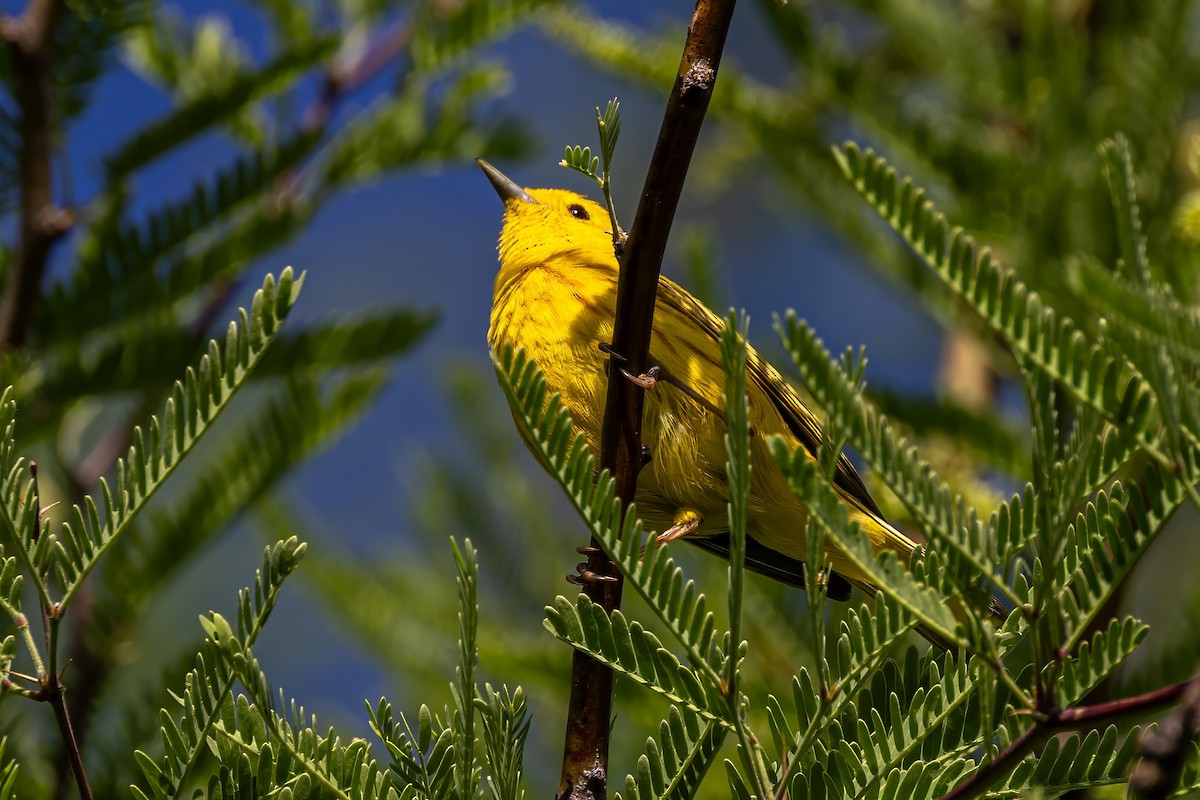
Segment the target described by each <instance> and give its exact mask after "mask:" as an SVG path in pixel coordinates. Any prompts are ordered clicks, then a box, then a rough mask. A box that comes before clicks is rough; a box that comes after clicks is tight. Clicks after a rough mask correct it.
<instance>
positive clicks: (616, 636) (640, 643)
mask: <svg viewBox="0 0 1200 800" xmlns="http://www.w3.org/2000/svg"><path fill="white" fill-rule="evenodd" d="M542 624H543V625H544V626H545V627H546V630H548V631H550V633H552V634H554V636H555V637H557V638H559V639H561V640H562V641H564V642H566V643H567V644H569V645H571V646H572V647H574V648H576V649H577V650H580V651H582V652H584V653H587V654H588V655H590V656H592V657H593V658H595V659H596V660H597V661H599V662H601V663H602V664H605V665H607V666H608V667H610V668H611V669H612V670H613V671H615V672H618V673H620V674H622V675H625V676H626V677H628V678H630V679H631V680H633V681H634V682H635V683H638V684H641V685H642V686H645V687H647V688H648V689H650V690H652V691H654V692H655V693H656V694H659V695H662V696H663V697H665V698H666V699H667V700H669V701H670V702H672V703H676V704H679V705H682V706H684V707H686V708H687V709H689V710H690V711H691V712H692V713H695V714H700V715H702V716H703V717H705V718H706V719H709V720H712V721H715V722H719V723H721V724H722V725H727V726H730V727H732V726H733V721H732V719H731V718H730V714H731V711H730V708H729V704H728V703H727V702H726V700H725V697H724V696H723V695H722V694H721V692H720V691H719V689H718V688H717V686H716V685H714V684H713V683H711V682H709V681H706V680H703V681H702V680H701V678H700V675H699V674H698V673H697V672H695V671H693V670H691V669H689V668H688V667H687V666H685V665H683V664H681V663H680V662H679V659H678V658H676V657H675V656H674V655H673V654H672V653H671V651H669V650H667V649H666V648H665V647H663V646H662V643H661V642H659V640H658V637H656V636H655V635H654V634H652V633H650V632H649V631H647V630H646V629H645V628H643V627H642V625H641V623H639V622H629V621H628V620H626V618H625V615H624V614H622V613H621V612H620V611H614V612H613V613H612V618H611V619H610V618H609V616H608V615H607V614H605V613H604V609H603V607H601V606H599V605H597V604H596V603H593V602H592V601H591V600H590V599H589V598H588V596H587V595H585V594H580V595H579V597H578V598H577V599H576V602H575V603H572V602H571V601H570V600H568V599H567V598H565V597H563V596H561V595H559V596H558V597H557V598H555V600H554V605H552V606H546V618H545V620H544V621H543V623H542Z"/></svg>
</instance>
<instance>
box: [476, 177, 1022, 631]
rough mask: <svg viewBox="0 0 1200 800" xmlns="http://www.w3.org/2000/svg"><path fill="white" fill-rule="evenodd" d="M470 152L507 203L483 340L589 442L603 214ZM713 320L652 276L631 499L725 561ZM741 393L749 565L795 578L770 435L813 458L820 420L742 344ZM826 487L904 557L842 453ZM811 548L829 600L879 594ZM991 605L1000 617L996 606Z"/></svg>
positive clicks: (792, 525) (603, 266)
mask: <svg viewBox="0 0 1200 800" xmlns="http://www.w3.org/2000/svg"><path fill="white" fill-rule="evenodd" d="M476 161H477V163H478V164H479V166H480V168H481V169H482V170H483V172H484V174H485V175H486V176H487V178H488V180H489V181H490V182H491V184H492V186H493V188H495V190H496V192H497V194H499V196H500V198H501V200H502V201H503V202H504V220H503V226H502V229H501V232H500V237H499V242H498V247H497V249H498V252H499V263H500V268H499V271H498V273H497V274H496V280H495V287H494V293H493V300H492V310H491V318H490V324H489V327H488V343H489V345H490V346H491V347H492V348H493V350H495V351H497V352H499V351H500V350H501V348H503V347H504V345H505V344H506V343H508V344H511V345H513V346H514V347H522V348H524V350H525V352H526V354H527V356H529V357H530V358H532V359H533V361H534V362H535V363H536V364H537V366H538V367H539V369H540V370H541V371H542V373H543V374H544V376H545V379H546V383H547V386H548V387H549V389H550V390H551V391H552V392H557V393H558V394H559V395H560V398H561V402H562V404H563V406H564V407H565V408H566V410H567V411H568V413H569V414H570V416H571V419H572V421H573V424H574V425H575V427H576V429H577V430H578V431H580V432H581V433H582V434H583V435H584V438H585V440H586V442H587V445H588V447H589V448H590V449H591V450H592V452H598V451H599V446H600V430H601V424H602V420H603V416H604V404H605V398H606V387H607V382H608V372H607V366H606V364H607V362H608V358H609V354H610V351H609V349H608V348H607V347H606V345H607V344H608V343H610V342H611V341H612V333H613V318H614V316H615V312H616V294H617V276H618V269H619V266H618V261H617V257H616V254H615V252H614V248H613V235H612V223H611V221H610V217H609V214H608V211H607V210H606V209H605V208H604V207H602V206H601V205H599V204H598V203H596V202H594V201H592V200H590V199H588V198H586V197H584V196H583V195H580V194H577V193H575V192H572V191H567V190H563V189H528V188H522V187H521V186H520V185H518V184H517V183H516V182H514V181H513V180H511V179H510V178H508V177H507V176H506V175H504V173H502V172H501V171H500V170H498V169H497V168H496V167H494V166H492V165H491V164H489V163H488V162H487V161H485V160H483V159H476ZM724 326H725V323H724V321H723V320H721V319H720V318H719V317H718V316H717V315H716V314H714V313H713V312H712V311H711V310H709V309H708V308H707V307H706V306H705V305H704V304H703V303H701V302H700V301H699V300H697V299H696V298H695V297H693V296H692V295H691V294H689V293H688V292H687V290H686V289H684V288H683V287H681V286H680V285H678V284H677V283H675V282H674V281H672V280H670V279H669V278H666V277H660V278H659V283H658V296H657V300H656V304H655V311H654V325H653V331H652V334H651V340H650V361H651V364H652V366H651V367H650V369H648V370H647V372H646V374H645V375H642V376H633V375H628V374H626V377H627V378H628V379H630V380H634V381H635V382H638V383H640V384H641V385H643V386H645V387H646V388H647V397H646V401H645V405H644V412H643V422H642V441H643V443H644V444H646V445H647V446H648V448H649V460H648V462H647V463H646V464H645V466H644V467H643V468H642V470H641V472H640V473H639V474H638V480H637V491H636V495H635V498H634V499H635V501H636V503H637V509H638V514H639V516H640V517H641V518H642V521H643V523H644V525H645V526H646V527H647V528H648V529H649V530H652V531H658V532H659V534H658V540H659V542H660V543H667V542H672V541H676V540H681V541H684V542H688V543H690V544H692V545H695V546H698V547H700V548H702V549H705V550H708V551H709V552H712V553H715V554H717V555H721V556H725V557H728V555H729V546H730V545H729V521H728V512H727V503H728V496H727V492H726V485H727V479H726V475H725V462H726V450H725V439H724V436H725V424H724V417H723V414H722V412H721V408H722V404H723V397H724V394H723V393H724V371H723V369H722V366H721V356H720V340H721V335H722V332H723V330H724ZM664 384H666V385H664ZM746 390H747V404H748V411H749V421H750V427H751V431H752V436H751V442H750V455H751V473H750V474H751V484H750V493H749V504H748V505H749V509H748V526H747V541H746V566H747V568H748V569H751V570H753V571H755V572H758V573H760V574H763V575H765V576H767V577H769V578H773V579H775V580H777V581H779V582H781V583H784V584H787V585H790V586H796V587H803V586H804V582H805V570H804V562H805V561H806V560H807V559H808V557H809V554H808V552H807V550H806V547H805V530H806V527H805V525H806V520H807V517H808V511H807V509H806V508H805V506H804V504H803V503H802V502H801V501H800V499H799V498H797V497H796V495H795V494H794V493H793V492H792V490H791V488H790V486H789V484H788V481H787V479H786V478H785V477H784V475H783V473H782V472H781V470H780V469H779V466H778V465H777V463H776V462H775V459H774V458H773V456H772V455H771V453H770V451H769V448H768V444H767V441H768V438H769V437H771V436H782V437H783V438H784V440H786V442H787V443H788V444H789V445H790V447H791V448H792V449H796V448H802V449H803V451H804V452H806V453H807V454H808V455H809V456H810V457H812V458H816V454H817V453H818V449H819V447H820V445H821V441H822V432H821V426H820V423H819V421H818V419H817V417H816V416H815V415H814V414H813V412H812V411H810V410H809V409H808V407H807V406H805V404H804V403H803V401H802V400H801V399H800V396H799V395H798V394H797V393H796V390H795V389H794V388H793V387H792V386H791V385H790V384H789V383H788V382H787V381H785V380H784V379H783V377H782V376H781V375H780V374H779V372H778V371H777V370H776V369H775V368H774V367H772V366H771V365H770V364H769V363H768V362H767V361H766V360H765V359H763V358H762V357H761V356H760V355H759V354H758V353H757V351H756V350H755V349H754V348H753V347H752V346H750V345H749V344H748V345H747V380H746ZM519 428H520V426H518V429H519ZM522 436H523V437H524V436H525V434H524V433H522ZM526 445H527V446H528V445H529V442H528V440H526ZM531 449H532V448H531ZM833 486H834V489H835V490H836V492H837V494H838V496H839V498H840V499H841V501H842V502H843V503H845V504H846V506H847V509H848V511H849V515H850V518H851V519H852V520H853V521H855V522H857V523H858V525H859V527H860V528H861V529H862V530H863V531H865V532H866V534H867V536H868V537H869V539H870V541H871V543H872V545H873V547H874V549H875V550H876V552H879V551H883V550H887V551H891V552H893V553H895V554H896V556H897V557H899V559H900V560H901V562H902V563H905V564H907V563H908V561H909V557H910V556H911V555H912V553H913V552H914V550H916V549H917V547H918V544H917V542H915V541H914V540H913V539H911V538H910V537H908V536H906V535H905V534H904V533H902V532H901V531H899V530H897V529H896V528H895V527H894V526H892V525H891V524H889V523H888V522H887V521H886V520H885V519H884V516H883V513H882V512H881V511H880V509H879V506H878V505H877V504H876V503H875V501H874V500H873V499H872V497H871V495H870V493H869V492H868V491H867V488H866V486H865V485H864V483H863V481H862V478H861V477H860V476H859V474H858V472H857V471H856V470H855V468H854V466H853V464H852V463H851V462H850V460H849V459H848V458H847V457H846V455H845V454H844V453H843V454H841V455H840V457H839V458H838V461H837V464H836V469H835V472H834V476H833ZM822 557H823V559H824V565H826V566H828V567H830V569H831V573H832V574H831V575H829V577H828V581H827V584H826V593H827V595H828V596H829V597H831V598H833V599H838V600H847V599H849V598H850V595H851V590H850V587H851V586H857V587H859V588H860V589H862V590H863V591H864V592H866V593H867V594H868V595H869V596H874V595H875V594H876V592H877V591H878V589H877V587H875V586H874V585H872V584H871V582H870V580H869V579H868V576H867V575H865V574H864V573H863V572H862V571H861V570H860V569H859V568H858V567H857V566H856V565H855V564H854V563H853V562H851V561H850V559H848V558H847V557H846V556H845V555H844V554H843V553H842V552H841V551H840V550H839V549H838V548H837V547H836V545H834V544H833V543H832V542H828V541H827V544H826V552H825V553H824V554H822ZM991 610H992V612H993V614H995V615H997V616H1002V609H997V608H996V607H995V603H993V607H992V609H991Z"/></svg>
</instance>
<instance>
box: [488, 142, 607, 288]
mask: <svg viewBox="0 0 1200 800" xmlns="http://www.w3.org/2000/svg"><path fill="white" fill-rule="evenodd" d="M475 160H476V162H478V164H479V166H480V168H482V169H483V172H484V174H485V175H487V177H488V180H489V181H491V183H492V186H493V187H494V188H495V189H496V193H497V194H499V195H500V199H501V200H503V201H504V228H503V229H502V230H501V231H500V248H499V249H500V275H501V279H502V280H503V278H504V277H505V276H508V275H515V274H517V273H520V272H523V271H524V270H526V269H530V268H533V267H538V266H541V265H544V264H547V263H549V262H560V263H561V262H563V261H566V262H567V263H573V264H575V265H577V266H580V267H587V268H594V269H611V270H613V271H615V270H616V268H617V262H616V257H615V256H614V255H613V242H612V233H611V232H610V231H611V230H612V223H611V222H610V220H609V216H608V211H606V210H605V208H604V207H603V206H601V205H600V204H599V203H596V202H593V201H591V200H589V199H587V198H586V197H584V196H583V195H580V194H576V193H575V192H568V191H565V190H563V189H523V188H521V187H520V186H518V185H517V184H516V183H515V182H514V181H513V180H512V179H510V178H509V177H508V176H506V175H505V174H504V173H502V172H501V171H500V170H498V169H496V168H495V167H493V166H492V165H491V164H489V163H488V162H486V161H484V160H483V159H482V158H478V159H475Z"/></svg>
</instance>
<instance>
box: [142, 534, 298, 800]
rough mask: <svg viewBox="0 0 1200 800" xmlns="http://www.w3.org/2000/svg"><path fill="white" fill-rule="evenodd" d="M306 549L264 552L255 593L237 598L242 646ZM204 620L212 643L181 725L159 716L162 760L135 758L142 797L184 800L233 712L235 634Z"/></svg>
mask: <svg viewBox="0 0 1200 800" xmlns="http://www.w3.org/2000/svg"><path fill="white" fill-rule="evenodd" d="M306 549H307V545H305V544H304V543H303V542H301V541H299V540H298V539H296V538H295V537H293V538H291V539H288V540H286V541H281V542H277V543H275V544H274V545H271V546H269V547H267V548H266V550H265V552H264V554H263V565H262V569H261V571H260V572H259V573H258V575H257V576H256V578H255V581H254V589H253V591H251V590H250V589H244V590H242V591H241V592H239V593H238V606H237V608H238V612H237V633H236V637H237V640H238V641H239V642H240V643H241V644H242V646H245V647H248V646H250V645H251V644H253V643H254V641H255V640H256V639H257V638H258V635H259V633H261V632H262V629H263V626H264V625H265V624H266V621H267V618H268V617H269V616H270V615H271V610H272V609H273V608H274V607H275V602H276V600H278V598H279V590H280V588H281V586H282V584H283V581H284V579H286V578H287V577H288V575H290V574H291V573H292V572H293V571H294V570H295V569H296V566H297V565H298V564H299V562H300V559H301V558H303V557H304V553H305V551H306ZM203 621H204V622H205V623H206V624H205V628H206V630H207V632H208V635H209V638H208V639H207V640H206V641H205V643H204V647H203V648H202V649H201V651H200V652H199V653H198V654H197V656H196V667H195V669H193V670H192V671H191V672H189V673H188V676H187V680H186V682H185V688H184V691H183V693H182V695H180V696H178V697H177V701H178V705H179V707H180V709H181V711H180V712H179V713H180V717H179V720H178V722H176V720H175V717H174V716H173V715H172V713H171V712H170V711H168V710H167V709H163V711H162V714H161V719H162V741H163V748H164V751H165V752H164V755H163V756H162V757H161V758H159V759H157V760H155V759H153V758H151V757H150V756H149V755H147V754H146V753H144V752H141V751H138V752H137V753H136V757H137V761H138V766H140V767H141V769H142V773H143V775H144V776H145V779H146V782H145V783H144V784H143V785H142V786H141V787H137V786H135V787H131V788H132V789H133V791H134V793H135V794H136V795H138V796H140V797H145V798H154V800H164V799H165V798H172V799H174V798H182V797H184V796H185V792H190V790H191V778H192V775H193V773H194V771H195V769H196V766H197V765H198V763H199V762H200V759H201V758H203V757H204V756H205V755H206V754H207V753H208V752H209V742H208V737H209V735H210V733H211V732H212V730H213V728H214V726H216V725H219V724H221V723H220V720H221V719H222V718H228V717H229V716H231V715H232V713H233V707H232V703H231V701H230V699H229V698H230V693H231V692H232V690H233V684H234V680H235V679H236V675H235V673H234V670H233V669H232V668H231V667H230V665H229V663H228V662H227V660H226V658H225V655H224V653H225V651H226V648H227V647H228V646H229V642H228V641H227V640H226V637H228V636H230V635H234V634H233V630H232V629H231V628H230V627H229V626H228V623H226V622H225V621H224V620H223V619H221V618H220V615H218V614H212V615H210V617H208V618H207V619H204V620H203ZM189 796H190V795H189Z"/></svg>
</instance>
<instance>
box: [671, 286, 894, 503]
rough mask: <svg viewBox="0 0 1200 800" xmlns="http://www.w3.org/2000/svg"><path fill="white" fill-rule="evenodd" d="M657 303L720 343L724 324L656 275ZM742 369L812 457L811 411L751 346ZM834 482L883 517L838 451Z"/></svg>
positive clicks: (816, 433)
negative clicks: (692, 323)
mask: <svg viewBox="0 0 1200 800" xmlns="http://www.w3.org/2000/svg"><path fill="white" fill-rule="evenodd" d="M658 302H660V303H663V304H665V305H667V306H670V307H671V308H673V309H674V310H675V311H676V312H678V313H680V314H682V315H684V316H685V317H687V318H688V319H691V320H694V321H695V322H696V324H697V325H698V326H699V328H700V329H701V330H702V331H704V333H705V334H706V335H707V336H708V337H709V338H710V339H712V340H713V342H714V343H715V344H716V345H717V346H720V342H721V334H722V332H723V331H724V330H725V323H724V321H722V320H721V319H720V318H719V317H718V316H717V315H716V314H714V313H713V312H712V311H709V310H708V308H707V307H706V306H705V305H704V304H703V303H701V302H700V301H699V300H697V299H696V298H694V297H692V296H691V295H690V294H688V292H687V291H686V290H685V289H683V288H682V287H680V286H679V285H678V284H676V283H675V282H674V281H672V280H670V279H669V278H659V281H658ZM747 349H748V353H747V356H748V357H747V360H746V368H747V370H748V371H749V373H750V378H751V380H752V381H754V383H755V384H757V385H758V386H760V387H762V390H763V392H764V393H765V394H766V395H767V397H768V398H769V399H770V400H771V403H772V404H773V405H774V406H775V408H776V410H778V411H779V415H780V416H781V417H783V421H784V423H785V424H786V425H787V426H788V429H789V430H791V432H792V435H793V436H795V437H796V439H797V440H798V441H799V442H800V444H801V445H803V446H804V449H805V450H807V451H808V452H809V453H811V454H812V455H813V456H816V454H817V452H818V450H819V448H820V446H821V426H820V424H819V423H818V422H817V419H816V417H814V416H813V414H812V412H811V411H809V410H808V409H807V408H805V406H804V404H803V403H802V402H800V397H799V396H798V395H797V394H796V391H795V390H794V389H793V388H792V387H791V386H789V385H788V383H787V381H785V380H784V379H783V376H782V375H780V374H779V372H778V371H777V370H776V369H775V368H774V367H772V366H771V365H770V364H768V363H767V362H766V361H764V360H763V359H762V358H761V357H759V355H758V353H757V352H755V351H754V348H752V347H751V348H747ZM833 482H834V485H835V486H837V487H838V488H839V489H841V490H842V491H843V492H845V494H846V495H847V496H848V497H849V498H851V499H852V500H854V501H855V502H856V503H858V504H859V505H861V506H862V507H863V509H864V510H865V511H868V512H870V513H871V514H873V515H875V516H876V517H879V518H880V519H882V518H883V512H881V511H880V510H879V506H877V505H875V501H874V500H873V499H872V498H871V495H870V493H868V492H867V487H866V486H865V485H864V484H863V482H862V478H860V477H859V475H858V472H857V471H856V470H855V469H854V465H853V464H851V463H850V459H848V458H847V457H846V454H845V453H842V454H841V455H840V456H839V457H838V463H837V470H836V472H835V474H834V479H833Z"/></svg>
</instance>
